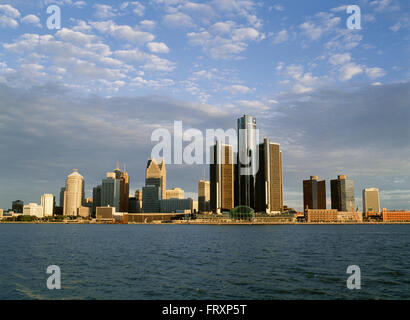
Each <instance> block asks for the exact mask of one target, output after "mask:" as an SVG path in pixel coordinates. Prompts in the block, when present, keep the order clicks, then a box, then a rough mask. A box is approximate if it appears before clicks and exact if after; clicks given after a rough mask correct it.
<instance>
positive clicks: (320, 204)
mask: <svg viewBox="0 0 410 320" xmlns="http://www.w3.org/2000/svg"><path fill="white" fill-rule="evenodd" d="M307 209H326V180H321V181H318V176H310V180H303V210H307Z"/></svg>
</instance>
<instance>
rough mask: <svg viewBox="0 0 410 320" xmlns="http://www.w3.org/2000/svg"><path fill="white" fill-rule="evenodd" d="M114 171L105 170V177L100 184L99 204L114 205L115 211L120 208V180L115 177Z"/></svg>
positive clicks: (104, 205) (103, 205)
mask: <svg viewBox="0 0 410 320" xmlns="http://www.w3.org/2000/svg"><path fill="white" fill-rule="evenodd" d="M117 176H118V175H117V174H116V172H107V174H106V178H105V179H103V180H102V184H101V206H102V207H106V206H110V207H114V208H115V210H116V211H119V210H120V188H121V181H120V179H117V178H116V177H117Z"/></svg>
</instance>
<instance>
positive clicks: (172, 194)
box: [165, 188, 185, 199]
mask: <svg viewBox="0 0 410 320" xmlns="http://www.w3.org/2000/svg"><path fill="white" fill-rule="evenodd" d="M165 194H166V197H165V199H184V196H185V192H184V190H182V189H181V188H172V189H167V190H166V191H165Z"/></svg>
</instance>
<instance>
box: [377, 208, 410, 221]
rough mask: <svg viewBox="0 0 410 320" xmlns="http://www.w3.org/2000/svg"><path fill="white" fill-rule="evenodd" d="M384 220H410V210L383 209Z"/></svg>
mask: <svg viewBox="0 0 410 320" xmlns="http://www.w3.org/2000/svg"><path fill="white" fill-rule="evenodd" d="M382 216H383V222H410V211H406V210H391V211H389V210H387V209H386V208H383V211H382Z"/></svg>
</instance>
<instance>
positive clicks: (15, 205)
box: [11, 200, 24, 213]
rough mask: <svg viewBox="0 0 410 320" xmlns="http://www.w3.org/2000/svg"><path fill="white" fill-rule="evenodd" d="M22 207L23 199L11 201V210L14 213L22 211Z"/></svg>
mask: <svg viewBox="0 0 410 320" xmlns="http://www.w3.org/2000/svg"><path fill="white" fill-rule="evenodd" d="M23 207H24V201H23V200H15V201H13V202H12V203H11V210H13V211H14V212H15V213H23Z"/></svg>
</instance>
